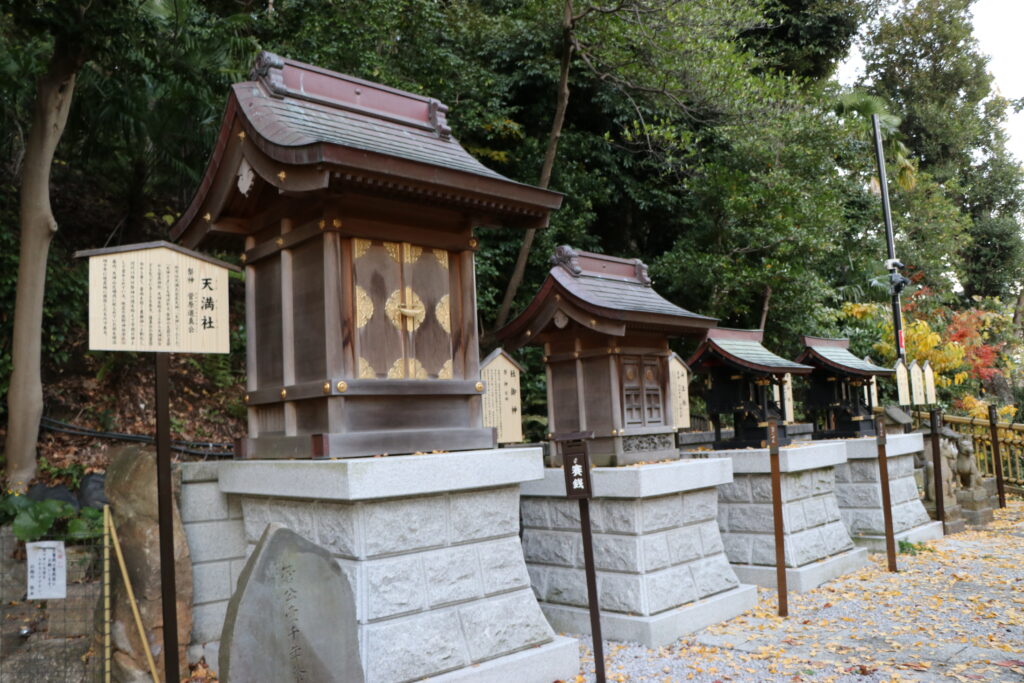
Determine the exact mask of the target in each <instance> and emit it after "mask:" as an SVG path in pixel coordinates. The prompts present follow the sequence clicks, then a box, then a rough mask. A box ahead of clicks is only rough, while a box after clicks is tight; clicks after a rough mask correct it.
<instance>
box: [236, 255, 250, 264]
mask: <svg viewBox="0 0 1024 683" xmlns="http://www.w3.org/2000/svg"><path fill="white" fill-rule="evenodd" d="M238 260H239V261H241V262H242V263H245V262H246V261H248V260H249V257H248V256H246V255H245V254H242V255H241V256H239V257H238Z"/></svg>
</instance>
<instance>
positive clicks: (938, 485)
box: [930, 408, 946, 533]
mask: <svg viewBox="0 0 1024 683" xmlns="http://www.w3.org/2000/svg"><path fill="white" fill-rule="evenodd" d="M930 417H931V431H932V488H933V489H935V516H936V517H937V518H938V520H939V521H940V522H942V533H946V506H945V504H944V502H943V500H942V453H941V452H940V451H939V422H940V420H941V418H942V413H941V411H940V410H939V409H938V408H934V409H932V411H931V416H930Z"/></svg>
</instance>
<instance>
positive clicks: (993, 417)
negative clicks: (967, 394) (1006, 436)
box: [988, 405, 1006, 508]
mask: <svg viewBox="0 0 1024 683" xmlns="http://www.w3.org/2000/svg"><path fill="white" fill-rule="evenodd" d="M988 424H989V428H990V429H991V430H992V464H993V465H994V467H995V471H996V491H997V492H998V494H999V507H1001V508H1004V507H1006V488H1005V485H1004V484H1003V457H1002V453H1000V452H999V451H1000V444H999V413H997V412H996V407H995V406H994V405H990V406H989V407H988Z"/></svg>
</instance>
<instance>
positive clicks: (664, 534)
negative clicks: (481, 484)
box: [521, 459, 757, 647]
mask: <svg viewBox="0 0 1024 683" xmlns="http://www.w3.org/2000/svg"><path fill="white" fill-rule="evenodd" d="M731 480H732V471H731V466H730V463H729V461H728V460H725V459H714V460H689V461H679V462H672V463H656V464H650V465H638V466H630V467H597V468H594V469H593V470H592V481H593V491H594V498H593V500H592V501H591V504H590V510H591V525H592V529H593V533H594V563H595V565H596V568H597V582H598V599H599V602H600V606H601V630H602V634H603V635H604V637H605V638H609V639H611V640H624V641H633V642H639V643H643V644H644V645H647V646H648V647H656V646H659V645H666V644H668V643H672V642H674V641H675V640H677V639H678V638H679V637H680V636H682V635H685V634H687V633H691V632H693V631H696V630H699V629H701V628H704V627H705V626H708V625H710V624H713V623H716V622H719V621H724V620H726V619H731V618H732V617H734V616H736V615H738V614H740V613H742V612H744V611H746V610H748V609H750V608H751V607H753V606H754V605H755V604H756V602H757V593H756V589H755V588H754V587H753V586H747V585H741V584H740V582H739V580H738V579H737V578H736V574H735V572H734V571H733V570H732V568H731V567H730V566H729V561H728V559H727V558H726V556H725V553H724V547H723V545H722V539H721V536H720V535H719V531H718V524H717V522H716V513H717V509H718V496H717V494H716V492H715V487H716V486H719V485H720V484H724V483H726V482H729V481H731ZM522 495H523V498H522V502H521V510H522V519H523V549H524V552H525V553H526V563H527V567H528V568H529V571H530V580H531V582H532V584H533V590H534V592H535V593H536V595H537V598H538V600H539V601H540V604H541V608H542V609H543V610H544V614H545V615H547V617H548V620H549V621H550V622H551V625H552V626H554V627H555V629H557V630H559V631H569V632H574V633H581V632H583V633H590V617H589V612H588V610H587V584H586V577H585V574H584V569H583V567H584V564H583V545H582V536H581V532H580V518H579V503H578V502H577V501H575V500H567V499H566V498H565V478H564V476H563V473H562V471H561V470H560V469H554V468H549V469H547V470H546V471H545V476H544V478H543V479H542V480H538V481H530V482H526V483H524V484H523V487H522Z"/></svg>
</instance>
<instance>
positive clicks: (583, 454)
mask: <svg viewBox="0 0 1024 683" xmlns="http://www.w3.org/2000/svg"><path fill="white" fill-rule="evenodd" d="M561 446H562V471H563V472H564V473H565V496H566V498H590V497H592V495H593V489H592V487H591V485H590V457H589V455H588V453H587V442H586V441H584V440H583V439H579V440H575V441H563V442H561Z"/></svg>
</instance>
